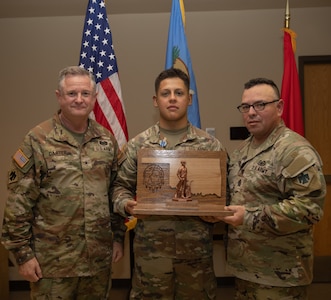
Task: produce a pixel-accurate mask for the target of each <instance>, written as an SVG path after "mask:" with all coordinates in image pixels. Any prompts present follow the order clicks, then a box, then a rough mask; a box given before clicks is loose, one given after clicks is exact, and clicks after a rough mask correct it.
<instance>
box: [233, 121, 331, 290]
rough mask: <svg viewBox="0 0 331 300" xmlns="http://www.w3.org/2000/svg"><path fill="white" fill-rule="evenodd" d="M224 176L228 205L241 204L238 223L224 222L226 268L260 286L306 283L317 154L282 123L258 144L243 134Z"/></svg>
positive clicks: (319, 192)
mask: <svg viewBox="0 0 331 300" xmlns="http://www.w3.org/2000/svg"><path fill="white" fill-rule="evenodd" d="M228 180H229V186H230V193H231V204H232V205H245V206H246V212H245V216H244V224H243V225H242V226H238V227H232V226H229V233H228V238H229V241H228V251H227V255H228V265H229V268H228V271H229V272H230V273H232V274H233V275H235V276H236V277H238V278H241V279H244V280H247V281H251V282H255V283H259V284H264V285H272V286H279V287H285V286H298V285H308V284H310V283H311V281H312V276H313V271H312V269H313V225H314V224H316V223H317V222H318V221H319V220H320V219H321V218H322V215H323V204H324V198H325V193H326V185H325V180H324V176H323V173H322V162H321V159H320V157H319V155H318V153H317V152H316V151H315V150H314V148H313V147H312V146H311V145H310V144H309V143H308V141H307V140H306V139H304V138H303V137H301V136H300V135H298V134H296V133H294V132H293V131H291V130H290V129H288V128H286V127H285V126H284V123H283V122H282V123H281V124H280V125H279V126H278V127H277V128H276V129H275V130H274V131H273V132H272V133H271V135H270V136H269V137H268V139H267V140H266V141H265V142H264V143H263V144H262V145H260V146H259V147H258V148H256V149H254V148H252V145H251V138H248V139H247V140H246V141H245V142H244V143H243V144H242V146H241V147H240V148H239V149H238V150H237V151H234V153H233V154H232V155H231V156H230V165H229V177H228Z"/></svg>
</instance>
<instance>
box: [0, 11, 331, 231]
mask: <svg viewBox="0 0 331 300" xmlns="http://www.w3.org/2000/svg"><path fill="white" fill-rule="evenodd" d="M109 11H110V10H108V12H109ZM330 15H331V7H328V8H325V7H324V8H320V9H319V8H309V9H292V10H291V28H293V29H294V30H295V31H296V32H297V34H298V39H297V55H330V54H331V39H330V28H331V18H330ZM83 22H84V16H79V17H77V16H75V17H52V18H15V19H0V37H1V48H0V54H1V55H0V62H1V64H0V66H1V73H0V74H1V109H2V113H1V118H0V125H1V126H0V130H1V155H0V183H1V184H0V213H1V217H2V212H3V206H4V203H5V199H6V180H7V173H6V170H7V169H8V167H9V161H10V156H11V155H12V153H13V152H14V151H15V150H16V147H17V146H18V145H19V143H20V142H21V140H22V138H23V135H24V134H26V132H27V131H28V130H29V129H30V128H31V127H33V126H34V125H36V124H37V123H39V122H40V121H42V120H44V119H46V118H49V117H50V116H51V115H52V114H53V113H54V112H55V110H56V108H57V104H56V99H55V96H54V90H55V88H56V80H57V73H58V71H59V70H60V69H61V68H62V67H64V66H67V65H76V64H78V60H79V52H80V44H81V35H82V28H83ZM109 22H110V26H111V30H112V34H113V42H114V46H115V53H116V54H117V58H118V67H119V72H120V78H121V84H122V93H123V98H124V102H125V107H126V114H127V123H128V128H129V135H130V137H133V136H134V135H136V134H137V133H138V132H140V131H142V130H144V129H145V128H147V127H148V126H150V125H151V124H153V123H154V122H155V121H156V120H157V113H156V112H155V111H154V108H153V106H152V95H153V83H154V78H155V77H156V75H157V74H158V73H159V72H160V71H161V70H162V69H163V67H164V63H165V50H166V43H167V35H168V22H169V13H160V14H132V15H109ZM186 22H187V23H186V26H187V39H188V44H189V48H190V52H191V58H192V62H193V68H194V71H195V76H196V81H197V87H198V94H199V102H200V114H201V121H202V127H203V128H206V127H215V128H216V136H217V137H218V138H219V139H220V140H221V141H222V142H223V144H224V145H225V146H226V147H227V148H228V151H229V152H231V151H232V150H233V149H234V148H235V147H236V146H237V145H238V143H239V142H238V141H230V139H229V127H230V126H241V124H242V123H241V117H240V114H239V113H238V112H237V111H236V109H235V107H236V106H237V105H238V104H239V102H240V97H241V92H242V86H243V83H244V82H246V81H247V80H248V79H250V78H252V77H257V76H266V77H270V78H272V79H274V80H275V81H276V83H277V84H279V85H280V84H281V76H282V70H283V50H282V32H281V30H280V29H281V27H282V26H283V23H284V11H283V10H250V11H217V12H192V13H190V12H187V13H186ZM0 220H1V219H0ZM0 227H1V225H0Z"/></svg>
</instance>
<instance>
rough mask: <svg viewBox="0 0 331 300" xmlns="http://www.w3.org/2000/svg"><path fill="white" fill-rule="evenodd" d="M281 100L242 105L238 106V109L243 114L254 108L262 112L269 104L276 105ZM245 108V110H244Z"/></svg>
mask: <svg viewBox="0 0 331 300" xmlns="http://www.w3.org/2000/svg"><path fill="white" fill-rule="evenodd" d="M279 100H280V99H275V100H272V101H270V102H267V101H259V102H255V103H253V104H240V105H238V106H237V109H238V110H239V112H241V113H248V112H249V110H250V109H251V107H253V109H254V110H255V111H262V110H264V109H265V106H266V105H268V104H271V103H275V102H277V101H279ZM257 107H259V108H258V109H256V108H257ZM243 108H245V109H244V110H242V109H243Z"/></svg>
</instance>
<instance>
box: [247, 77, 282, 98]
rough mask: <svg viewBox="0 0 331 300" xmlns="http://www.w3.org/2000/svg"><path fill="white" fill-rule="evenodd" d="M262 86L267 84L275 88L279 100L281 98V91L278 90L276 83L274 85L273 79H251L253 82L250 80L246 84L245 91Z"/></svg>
mask: <svg viewBox="0 0 331 300" xmlns="http://www.w3.org/2000/svg"><path fill="white" fill-rule="evenodd" d="M260 84H266V85H269V86H271V87H272V88H273V90H274V92H275V94H276V96H277V98H278V99H279V98H280V93H279V89H278V87H277V85H276V83H274V82H273V81H272V80H271V79H267V78H254V79H251V80H249V81H248V82H246V83H245V84H244V89H245V90H248V89H250V88H252V87H253V86H256V85H260Z"/></svg>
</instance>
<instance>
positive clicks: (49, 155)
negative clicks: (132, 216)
mask: <svg viewBox="0 0 331 300" xmlns="http://www.w3.org/2000/svg"><path fill="white" fill-rule="evenodd" d="M117 157H118V146H117V142H116V140H115V138H114V137H113V136H112V135H111V134H110V133H109V131H107V130H106V129H104V128H103V127H102V126H100V125H99V124H97V123H96V122H95V121H93V120H90V121H89V126H88V129H87V132H86V133H85V135H84V141H83V143H82V144H79V143H78V142H77V141H76V139H75V138H74V137H73V136H72V135H71V134H70V133H69V132H68V131H67V129H65V128H64V127H63V126H62V125H61V123H60V121H59V118H58V115H57V114H56V115H55V116H54V117H53V118H52V119H49V120H47V121H45V122H43V123H41V124H40V125H38V126H36V127H35V128H33V129H32V130H31V131H30V132H29V133H28V134H27V135H26V136H25V138H24V141H23V143H22V144H21V146H20V148H19V150H18V151H17V152H16V153H15V154H14V156H13V161H12V167H11V170H10V172H9V175H8V191H9V197H8V201H7V206H6V209H5V215H4V224H3V232H2V243H3V245H4V246H5V247H6V248H7V249H8V250H10V251H12V252H13V253H14V255H15V257H16V260H17V263H18V264H23V263H24V262H26V261H28V260H29V259H31V258H33V257H34V256H36V258H37V260H38V262H39V264H40V266H41V269H42V272H43V276H44V277H71V276H90V275H93V274H96V273H98V272H100V271H101V270H106V269H108V268H110V264H111V258H112V240H113V237H112V232H113V235H114V239H115V240H116V241H118V242H123V240H124V235H125V230H126V226H125V225H124V218H123V217H121V216H119V215H117V214H114V213H113V212H111V211H110V209H112V205H110V202H109V201H111V200H110V197H111V193H112V182H113V180H114V178H115V176H116V172H117Z"/></svg>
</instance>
